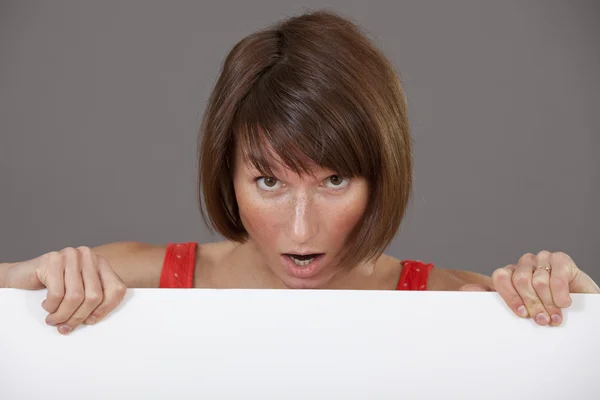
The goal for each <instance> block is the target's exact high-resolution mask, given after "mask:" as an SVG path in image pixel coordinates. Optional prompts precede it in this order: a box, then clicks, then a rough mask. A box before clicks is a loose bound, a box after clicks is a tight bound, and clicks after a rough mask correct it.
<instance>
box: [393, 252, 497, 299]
mask: <svg viewBox="0 0 600 400" xmlns="http://www.w3.org/2000/svg"><path fill="white" fill-rule="evenodd" d="M382 260H383V261H384V265H386V266H387V268H386V270H387V271H388V272H389V274H390V275H389V277H388V278H391V279H398V278H399V277H400V274H401V272H402V268H403V266H402V261H401V260H399V259H397V258H395V257H391V256H387V255H384V256H383V257H382ZM423 262H424V263H425V264H428V262H427V261H423ZM394 277H395V278H394ZM469 284H473V285H484V286H487V287H489V288H493V286H492V278H491V277H489V276H487V275H483V274H480V273H477V272H472V271H466V270H455V269H447V268H440V267H438V266H437V265H435V264H434V267H433V268H431V270H430V271H429V277H428V279H427V290H433V291H456V290H459V289H460V288H461V287H462V286H464V285H469Z"/></svg>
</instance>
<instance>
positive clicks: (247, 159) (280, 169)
mask: <svg viewBox="0 0 600 400" xmlns="http://www.w3.org/2000/svg"><path fill="white" fill-rule="evenodd" d="M235 157H236V166H237V165H239V166H240V167H243V168H246V169H249V170H252V171H257V172H260V173H264V174H275V175H287V174H295V175H311V176H315V175H317V174H320V173H323V172H328V173H331V172H332V170H331V169H330V168H327V167H324V166H321V165H319V164H318V163H316V162H315V161H313V160H312V159H311V158H310V157H308V156H307V155H305V154H303V153H301V152H299V151H296V152H294V156H293V158H294V159H295V162H296V164H297V165H300V166H302V167H301V168H298V167H297V166H296V167H294V166H291V165H289V161H287V162H286V160H284V159H283V158H282V157H280V156H279V155H277V153H276V152H275V150H274V149H273V147H272V146H271V145H270V144H268V143H265V144H264V145H262V146H261V151H260V152H259V153H258V154H256V151H252V150H251V149H249V148H242V146H236V151H235ZM288 160H289V159H288Z"/></svg>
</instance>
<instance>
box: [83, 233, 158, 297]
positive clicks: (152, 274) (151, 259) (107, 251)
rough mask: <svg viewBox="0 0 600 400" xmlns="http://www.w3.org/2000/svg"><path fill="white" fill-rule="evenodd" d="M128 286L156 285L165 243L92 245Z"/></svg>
mask: <svg viewBox="0 0 600 400" xmlns="http://www.w3.org/2000/svg"><path fill="white" fill-rule="evenodd" d="M92 250H93V251H94V252H95V253H96V254H97V255H99V256H102V257H104V258H105V259H106V260H107V261H108V263H109V264H110V266H111V268H112V269H113V270H114V271H115V273H116V274H117V275H118V276H119V277H120V278H121V279H122V280H123V282H124V283H125V285H126V286H127V287H130V288H135V287H142V288H154V287H158V285H159V281H160V273H161V271H162V266H163V263H164V258H165V254H166V250H167V245H166V244H164V245H163V244H160V245H155V244H149V243H142V242H113V243H107V244H103V245H100V246H96V247H93V248H92Z"/></svg>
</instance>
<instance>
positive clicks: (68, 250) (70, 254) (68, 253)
mask: <svg viewBox="0 0 600 400" xmlns="http://www.w3.org/2000/svg"><path fill="white" fill-rule="evenodd" d="M61 252H62V253H63V254H64V255H65V256H67V257H75V256H76V255H77V250H75V248H73V247H65V248H64V249H62V250H61Z"/></svg>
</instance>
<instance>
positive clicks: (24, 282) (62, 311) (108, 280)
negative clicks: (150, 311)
mask: <svg viewBox="0 0 600 400" xmlns="http://www.w3.org/2000/svg"><path fill="white" fill-rule="evenodd" d="M5 279H6V286H7V287H9V288H15V289H26V290H37V289H42V288H44V287H46V288H47V289H48V294H47V296H46V299H45V300H44V301H43V302H42V307H43V308H44V310H46V311H47V312H48V316H47V317H46V323H47V324H48V325H52V326H56V327H57V329H58V331H59V332H60V333H61V334H68V333H70V332H72V331H73V330H74V329H75V328H77V327H78V326H79V325H80V324H82V323H85V324H94V323H96V322H98V321H100V320H101V319H102V318H104V317H105V316H106V315H107V314H108V313H110V312H111V311H113V310H114V309H115V308H116V307H117V306H118V305H119V303H121V301H122V300H123V298H124V297H125V293H126V291H127V287H126V286H125V284H124V283H123V281H122V280H121V279H120V278H119V276H118V275H117V274H116V273H115V272H114V271H113V269H112V268H111V266H110V264H109V263H108V261H107V260H106V259H105V258H104V257H102V256H101V255H98V254H96V253H95V252H94V251H93V250H92V249H90V248H89V247H78V248H72V247H67V248H65V249H63V250H61V251H52V252H49V253H46V254H44V255H42V256H40V257H37V258H34V259H32V260H28V261H23V262H18V263H14V264H12V265H11V266H10V267H9V269H8V270H7V272H6V277H5Z"/></svg>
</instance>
